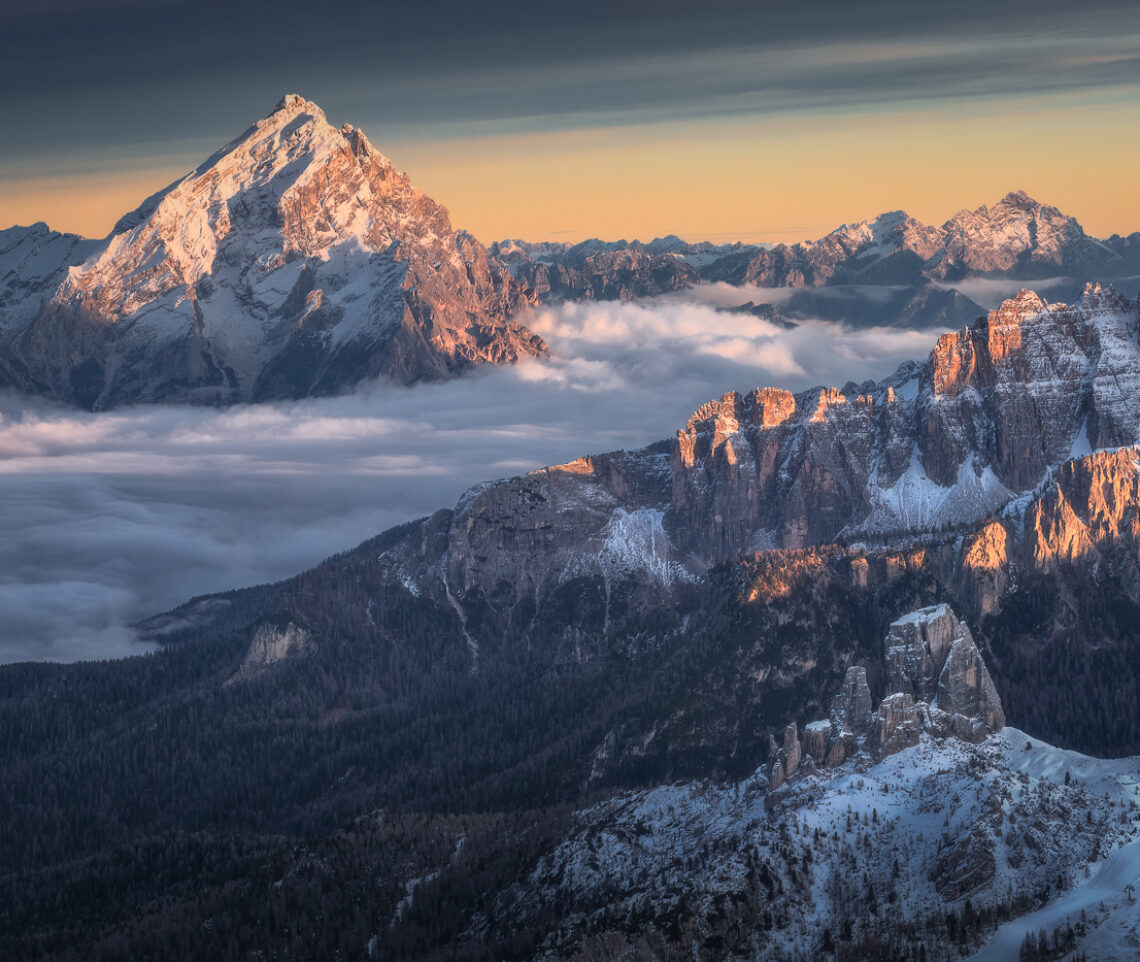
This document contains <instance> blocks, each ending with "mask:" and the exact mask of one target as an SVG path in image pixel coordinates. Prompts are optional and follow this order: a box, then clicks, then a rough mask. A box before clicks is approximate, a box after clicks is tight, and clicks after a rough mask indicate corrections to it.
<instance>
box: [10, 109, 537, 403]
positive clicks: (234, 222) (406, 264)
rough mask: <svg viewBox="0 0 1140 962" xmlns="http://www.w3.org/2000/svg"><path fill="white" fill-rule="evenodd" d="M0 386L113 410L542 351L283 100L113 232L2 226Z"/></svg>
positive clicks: (482, 260) (416, 220) (509, 288)
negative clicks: (93, 237) (97, 234)
mask: <svg viewBox="0 0 1140 962" xmlns="http://www.w3.org/2000/svg"><path fill="white" fill-rule="evenodd" d="M0 284H2V285H3V286H2V287H0V384H4V385H7V386H9V387H14V388H16V389H18V390H21V391H25V392H29V393H36V394H44V395H47V396H49V397H55V398H59V399H62V400H65V401H68V402H71V403H74V404H78V405H81V406H83V407H88V408H95V409H102V408H108V407H112V406H114V405H116V404H121V403H125V402H129V403H137V402H147V401H176V402H177V401H188V402H194V403H209V404H218V403H229V402H236V401H249V400H266V399H272V398H284V397H304V396H308V395H312V394H333V393H337V392H339V391H341V390H343V389H345V388H346V387H348V386H350V385H352V384H355V383H356V382H358V381H360V380H361V379H362V378H365V377H371V376H376V375H386V376H388V377H390V378H393V379H395V380H397V381H401V382H411V381H415V380H418V379H424V378H427V379H439V378H444V377H449V376H452V375H453V374H455V373H456V372H458V371H461V370H464V369H465V368H467V367H470V366H471V365H474V364H481V363H500V362H509V361H514V360H517V359H518V358H520V357H535V356H541V355H542V354H543V353H544V352H545V345H544V344H543V343H542V341H541V339H540V338H538V337H536V336H535V335H534V334H532V333H530V332H529V331H527V330H526V329H525V328H523V327H520V326H519V325H517V324H515V323H513V322H512V321H510V320H508V317H509V315H511V314H512V313H514V312H515V311H516V310H517V308H518V306H519V303H520V301H521V300H522V297H523V294H522V292H521V291H520V289H519V288H518V285H517V284H515V283H514V282H513V280H512V279H511V277H510V275H509V274H508V273H507V272H506V271H505V269H503V267H502V266H501V265H499V264H497V263H494V262H492V261H490V260H489V259H488V256H487V252H486V250H485V249H484V248H483V247H482V245H480V244H479V242H478V241H476V240H475V239H474V238H473V237H471V235H469V234H467V233H464V232H462V231H456V230H454V229H453V228H452V226H451V222H450V220H449V218H448V215H447V211H446V210H445V209H444V208H443V207H441V206H440V205H439V204H437V203H436V202H435V201H433V200H432V199H431V198H430V197H427V196H426V195H424V194H423V193H421V192H420V191H419V190H417V189H416V188H415V187H414V186H413V185H412V183H411V181H410V180H409V179H408V177H407V175H406V174H404V173H403V172H402V171H398V170H396V168H395V167H394V166H393V164H392V163H391V161H389V160H388V159H387V158H386V157H384V156H383V155H382V154H380V153H379V152H377V151H376V150H375V149H374V148H373V147H372V145H371V144H370V143H369V142H368V139H367V138H366V137H365V136H364V134H363V133H361V132H360V131H359V130H356V129H354V128H352V127H349V126H347V125H346V126H344V127H341V128H339V129H338V128H335V127H333V126H331V125H330V124H329V123H328V122H327V121H326V120H325V116H324V114H323V113H322V112H321V110H320V108H319V107H317V106H316V105H315V104H313V103H310V102H309V101H307V100H304V99H303V98H301V97H298V96H296V95H290V96H287V97H285V98H284V99H283V100H282V101H281V103H279V104H278V105H277V108H276V109H275V110H274V111H273V112H272V113H271V114H270V115H269V116H268V117H266V118H265V119H264V120H261V121H259V122H258V123H256V124H254V125H253V126H252V127H250V128H249V129H248V130H247V131H245V133H243V134H242V135H241V136H240V137H238V138H237V139H236V140H234V141H233V142H231V143H229V144H227V145H226V146H224V147H222V148H221V149H220V150H219V151H218V152H217V153H215V154H214V155H213V156H212V157H210V158H209V159H208V160H206V162H205V163H203V164H202V165H201V166H200V167H198V168H197V169H196V170H194V171H192V172H191V173H189V174H187V175H186V176H185V177H183V178H182V179H180V180H178V181H176V182H175V183H173V184H171V185H170V186H168V187H167V188H165V189H164V190H162V191H159V193H157V194H155V195H154V196H153V197H150V198H148V199H147V200H145V201H144V202H143V203H142V205H141V206H140V207H139V208H138V209H136V210H135V211H132V212H131V213H129V214H127V215H126V216H124V217H123V218H122V219H120V220H119V222H118V223H117V224H116V225H115V227H114V229H113V230H112V231H111V233H110V235H109V236H108V237H106V238H105V239H103V240H102V241H89V240H82V239H80V238H77V237H73V236H69V235H61V234H58V233H55V232H52V231H50V230H48V229H47V227H46V226H44V225H43V224H38V225H35V226H33V227H30V228H18V227H16V228H11V229H9V230H7V231H3V232H0Z"/></svg>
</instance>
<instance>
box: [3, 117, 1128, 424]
mask: <svg viewBox="0 0 1140 962" xmlns="http://www.w3.org/2000/svg"><path fill="white" fill-rule="evenodd" d="M968 278H990V279H1002V278H1005V279H1008V278H1014V279H1038V280H1040V279H1046V278H1050V279H1051V278H1061V279H1062V281H1061V282H1060V283H1059V284H1058V286H1057V287H1056V288H1055V289H1052V290H1051V292H1052V293H1054V294H1055V295H1056V296H1059V297H1064V298H1071V297H1075V296H1077V295H1078V294H1079V291H1080V289H1081V287H1082V286H1083V284H1084V282H1085V281H1086V280H1095V281H1101V282H1108V281H1118V282H1119V283H1120V286H1121V287H1122V289H1125V290H1130V289H1131V287H1134V286H1136V285H1137V283H1138V278H1140V234H1132V235H1130V236H1129V237H1119V236H1115V235H1114V236H1113V237H1111V238H1109V239H1107V240H1097V239H1095V238H1091V237H1089V236H1088V235H1086V234H1085V233H1084V231H1083V229H1082V228H1081V226H1080V225H1079V224H1078V223H1077V222H1076V220H1074V219H1073V218H1071V217H1068V216H1065V215H1063V214H1062V213H1061V212H1060V211H1058V210H1057V209H1056V208H1054V207H1049V206H1046V205H1043V204H1039V203H1037V202H1036V201H1034V200H1032V199H1031V198H1029V197H1028V196H1026V195H1025V194H1023V193H1012V194H1009V195H1007V196H1006V197H1005V198H1003V199H1002V200H1001V201H1000V202H999V203H997V204H995V205H994V206H993V207H989V208H987V207H981V208H979V209H978V210H976V211H972V212H969V211H963V212H961V213H959V214H957V215H955V216H954V217H953V218H951V220H949V221H948V222H947V223H946V224H945V225H943V226H942V227H940V228H935V227H928V226H925V225H923V224H920V223H919V222H918V221H916V220H914V219H913V218H911V217H909V216H908V215H906V214H905V213H903V212H901V211H896V212H893V213H889V214H883V215H881V216H879V217H877V218H875V219H874V220H870V221H864V222H862V223H859V224H854V225H844V226H843V227H840V228H839V229H837V230H835V231H833V232H832V233H830V234H828V235H827V236H826V237H823V238H821V239H820V240H818V241H814V242H805V243H801V244H795V245H791V246H789V245H784V244H780V245H777V246H774V247H763V246H756V245H744V244H726V245H714V244H709V243H698V244H688V243H685V242H683V241H681V240H680V239H679V238H676V237H667V238H664V239H659V240H655V241H652V242H650V243H648V244H641V243H638V242H637V241H633V242H626V241H618V242H613V243H609V242H602V241H586V242H583V243H581V244H575V245H566V244H551V243H542V244H526V243H524V242H521V241H506V242H500V243H496V244H493V245H492V246H491V247H490V248H489V249H486V248H484V247H483V246H482V245H481V244H480V243H479V242H478V241H476V240H475V239H474V238H473V237H472V236H471V235H470V234H467V233H466V232H463V231H456V230H454V229H453V228H452V226H451V223H450V220H449V218H448V215H447V211H446V209H445V208H443V207H442V206H441V205H439V204H438V203H436V202H435V201H433V200H432V199H431V198H429V197H427V196H426V195H424V194H423V193H421V192H420V191H418V190H417V189H416V188H415V187H414V186H413V185H412V184H411V181H410V180H409V179H408V177H407V175H406V174H404V173H402V172H400V171H397V170H396V169H395V167H394V166H393V164H392V163H391V161H389V160H388V159H387V158H385V157H384V156H383V155H381V154H380V153H379V152H377V151H376V150H375V149H374V148H373V147H372V146H371V144H370V143H369V142H368V140H367V138H366V137H365V136H364V134H363V133H362V132H361V131H359V130H356V129H354V128H352V127H349V126H347V125H346V126H344V127H341V128H339V129H338V128H334V127H333V126H331V125H330V124H329V123H328V122H327V121H326V119H325V116H324V114H323V113H322V112H321V110H320V108H319V107H317V106H316V105H315V104H313V103H311V102H309V101H306V100H304V99H303V98H301V97H298V96H296V95H290V96H287V97H286V98H284V99H283V100H282V101H281V103H280V104H278V106H277V108H276V109H275V110H274V111H273V112H272V113H271V114H270V115H269V116H268V117H266V118H265V119H264V120H261V121H259V122H258V123H256V124H254V125H253V126H252V127H250V128H249V129H248V130H247V131H246V132H245V133H243V134H242V135H241V136H240V137H238V138H237V139H236V140H234V141H233V142H231V143H230V144H227V145H226V146H225V147H223V148H221V149H220V150H219V151H218V152H217V153H215V154H214V155H213V156H212V157H210V158H208V159H207V160H206V161H205V162H204V163H203V164H202V165H201V166H200V167H199V168H197V169H196V170H195V171H193V172H191V173H190V174H188V175H186V176H185V177H183V178H182V179H180V180H178V181H176V182H175V183H173V184H171V185H170V186H169V187H167V188H165V189H164V190H162V191H160V192H159V193H157V194H155V195H154V196H153V197H150V198H148V199H147V200H146V201H144V202H143V204H142V205H141V206H140V207H139V208H138V209H136V210H135V211H132V212H131V213H128V214H127V215H125V216H124V217H123V218H122V219H120V221H119V222H118V223H117V224H116V225H115V227H114V229H113V230H112V232H111V234H110V235H109V236H108V237H106V238H104V239H103V240H98V241H96V240H87V239H84V238H80V237H77V236H74V235H68V234H59V233H57V232H54V231H51V230H49V229H48V227H47V226H46V225H44V224H36V225H34V226H32V227H26V228H24V227H13V228H9V229H8V230H5V231H0V386H6V387H11V388H15V389H16V390H19V391H23V392H26V393H29V394H37V395H44V396H48V397H53V398H57V399H61V400H64V401H67V402H69V403H72V404H77V405H80V406H82V407H87V408H92V409H103V408H109V407H113V406H115V405H117V404H124V403H139V402H149V401H167V402H189V403H204V404H227V403H233V402H238V401H260V400H270V399H275V398H300V397H307V396H311V395H326V394H336V393H338V392H341V391H344V390H347V389H349V388H350V387H351V386H352V385H354V384H356V383H358V382H359V381H361V380H362V379H365V378H369V377H374V376H379V375H382V376H386V377H389V378H393V379H395V380H397V381H400V382H404V383H411V382H414V381H418V380H424V379H427V380H433V379H442V378H448V377H452V376H455V375H456V374H459V373H461V372H463V371H464V370H467V369H469V368H471V367H472V366H474V365H479V364H486V363H492V364H498V363H511V362H514V361H517V360H519V359H520V358H526V357H543V356H544V355H545V354H546V352H547V347H546V345H545V344H544V343H543V342H542V340H541V339H540V338H539V337H537V336H536V335H535V334H533V333H532V332H530V331H529V330H527V328H526V327H525V324H524V323H522V322H521V321H523V320H525V314H522V313H521V312H522V309H523V308H525V307H527V306H532V305H537V304H543V303H556V302H559V301H567V300H569V301H580V300H611V299H625V300H629V299H634V298H641V297H647V296H652V295H656V294H661V293H667V292H672V291H678V290H682V289H684V288H687V287H691V286H694V285H697V284H700V283H707V282H717V281H721V282H725V283H728V284H733V285H745V284H747V285H756V286H758V287H761V288H769V287H772V288H789V289H792V290H793V292H792V293H789V294H787V295H781V296H780V297H778V298H773V299H772V302H771V303H768V302H766V301H765V300H764V299H763V297H759V298H758V297H757V295H756V294H755V292H749V293H747V294H745V293H742V297H741V305H740V306H741V307H742V308H744V309H747V310H750V311H752V312H753V313H756V314H758V315H759V316H762V317H765V318H767V319H769V320H774V321H777V322H783V323H796V322H797V321H799V320H803V319H805V318H821V319H825V320H834V321H842V322H844V323H847V324H853V325H865V324H882V325H904V326H914V327H923V328H930V327H942V328H954V327H962V326H965V325H966V324H968V323H970V322H971V321H973V320H974V319H976V318H977V317H979V316H980V315H981V314H983V313H985V311H984V309H983V307H982V306H980V305H979V304H978V303H977V302H975V301H974V300H972V299H971V298H970V297H968V296H966V295H965V294H963V293H961V292H960V291H958V290H956V289H955V288H954V287H953V285H954V284H955V283H959V282H961V281H962V280H964V279H968ZM1066 279H1067V280H1066ZM869 292H871V293H870V294H869ZM749 301H755V303H749Z"/></svg>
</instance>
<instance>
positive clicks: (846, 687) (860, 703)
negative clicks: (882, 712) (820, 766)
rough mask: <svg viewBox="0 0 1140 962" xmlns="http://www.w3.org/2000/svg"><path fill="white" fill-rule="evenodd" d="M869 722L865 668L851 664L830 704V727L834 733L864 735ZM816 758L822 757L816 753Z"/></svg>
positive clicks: (869, 695)
mask: <svg viewBox="0 0 1140 962" xmlns="http://www.w3.org/2000/svg"><path fill="white" fill-rule="evenodd" d="M870 723H871V689H870V687H869V686H868V685H867V669H866V668H864V667H863V666H862V665H853V666H852V667H850V668H848V669H847V675H846V676H845V677H844V679H843V687H842V688H841V689H840V690H839V694H838V695H836V696H835V701H834V702H832V705H831V727H832V728H833V729H834V731H835V732H836V734H840V733H842V732H850V733H851V734H853V735H865V734H866V733H867V729H868V727H869V726H870ZM816 757H817V758H819V757H822V756H819V755H817V756H816Z"/></svg>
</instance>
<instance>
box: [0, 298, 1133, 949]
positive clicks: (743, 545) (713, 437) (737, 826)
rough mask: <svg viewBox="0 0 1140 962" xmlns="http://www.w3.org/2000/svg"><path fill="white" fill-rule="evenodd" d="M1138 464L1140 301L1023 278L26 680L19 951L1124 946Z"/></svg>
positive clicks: (1, 920) (17, 864)
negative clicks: (925, 352) (111, 655)
mask: <svg viewBox="0 0 1140 962" xmlns="http://www.w3.org/2000/svg"><path fill="white" fill-rule="evenodd" d="M1138 441H1140V305H1138V304H1137V303H1136V302H1134V301H1132V300H1130V299H1127V298H1125V297H1122V296H1121V295H1119V294H1118V293H1116V291H1115V290H1113V289H1110V288H1105V289H1102V288H1100V287H1098V286H1096V285H1089V286H1088V287H1087V288H1086V289H1085V290H1084V292H1083V293H1082V295H1081V296H1080V298H1079V299H1078V300H1077V301H1076V302H1074V303H1072V304H1058V303H1053V304H1050V303H1046V302H1045V301H1043V300H1042V299H1041V298H1040V297H1038V296H1037V295H1036V294H1033V293H1031V292H1029V291H1022V292H1021V293H1020V294H1018V295H1017V297H1015V298H1013V299H1011V300H1009V301H1007V302H1005V303H1004V304H1002V305H1001V307H1000V308H998V309H997V310H995V311H992V312H990V313H989V314H987V315H985V316H984V317H982V318H980V319H978V320H977V321H976V322H975V323H973V324H972V325H970V326H969V327H967V328H964V329H960V330H956V331H953V332H951V333H947V334H945V335H944V336H943V337H942V338H940V339H939V341H938V343H937V345H936V346H935V348H934V350H933V351H932V352H931V354H930V356H929V357H928V358H927V359H926V360H925V361H922V362H911V363H908V364H906V365H904V366H903V367H901V368H900V369H899V370H898V371H897V372H896V373H895V374H894V375H892V376H891V377H888V378H886V379H885V380H883V381H881V382H877V383H875V382H868V383H864V384H848V385H845V386H843V387H841V388H818V389H814V390H811V391H806V392H801V393H799V394H792V393H789V392H786V391H783V390H779V389H773V388H764V389H757V390H755V391H753V392H750V393H748V394H746V395H740V394H737V393H735V392H733V393H729V394H726V395H724V396H723V397H721V398H719V399H717V400H714V401H711V402H710V403H708V404H706V405H703V406H702V407H700V408H699V409H698V410H697V411H696V412H695V413H694V414H693V416H692V417H691V418H690V419H689V420H688V422H687V423H686V424H685V425H683V426H681V427H680V429H679V430H678V431H677V433H676V435H675V436H674V437H672V438H670V439H665V440H662V441H661V442H659V443H656V444H653V445H650V446H649V447H647V448H645V449H643V450H640V451H631V452H614V453H610V454H601V455H591V456H586V457H583V458H580V459H578V460H576V461H573V462H570V463H568V464H563V465H559V466H553V467H549V468H545V469H542V470H539V471H535V472H532V473H530V474H527V475H524V476H521V477H517V478H513V479H508V480H504V481H497V482H491V483H487V484H483V485H478V486H476V487H475V488H472V489H471V490H470V491H468V492H467V493H466V494H465V495H464V497H463V498H462V499H461V500H460V502H459V503H458V504H457V505H455V506H454V507H453V508H451V509H445V510H441V511H438V512H436V513H435V514H434V515H432V516H430V517H428V518H424V519H421V520H419V521H415V522H412V523H409V524H406V525H403V526H401V527H399V528H395V529H392V530H390V531H388V532H385V533H383V534H381V535H379V536H377V537H376V538H373V539H372V540H370V541H367V542H365V543H364V544H362V545H360V546H359V547H357V548H355V549H353V550H351V551H348V552H345V553H344V554H341V555H338V556H336V557H334V558H330V559H329V560H328V561H326V562H325V563H323V564H321V565H319V566H317V567H316V568H314V569H312V570H310V571H307V572H304V573H302V574H300V575H298V576H297V577H295V578H292V579H289V580H287V581H285V582H281V583H278V584H274V585H265V586H260V587H257V588H250V589H245V590H242V591H235V592H230V593H227V594H223V595H214V596H209V597H203V598H197V599H194V600H192V601H190V602H188V603H187V604H186V605H184V606H182V607H181V608H179V609H177V610H175V611H172V612H168V613H166V614H164V615H161V616H158V617H156V618H153V619H151V620H150V621H149V622H147V623H146V624H145V625H143V626H141V630H142V631H144V632H145V633H146V634H147V635H148V636H149V637H150V638H151V639H152V640H154V641H156V642H157V643H159V644H160V646H161V650H160V651H159V652H157V653H156V654H153V655H150V656H146V657H141V658H134V659H128V660H126V661H122V662H111V663H103V664H89V665H70V666H61V665H42V664H41V665H18V666H7V667H5V668H3V669H0V737H2V742H3V744H4V745H5V751H6V759H5V770H6V772H7V773H8V776H9V778H8V783H9V791H8V792H6V793H5V794H4V795H3V796H2V797H0V821H2V822H3V824H6V825H8V826H9V827H10V831H9V832H8V833H7V835H6V838H5V840H4V842H3V847H2V848H0V864H3V865H4V866H5V867H6V868H7V869H8V870H9V873H10V874H8V875H7V876H5V877H3V878H0V887H3V891H4V892H5V893H6V898H5V899H4V900H3V902H4V904H6V905H7V908H6V909H4V910H3V911H0V950H3V952H4V953H5V955H6V957H11V958H24V957H26V958H60V959H67V958H100V957H114V955H115V953H116V952H117V951H120V950H121V949H122V947H123V946H128V947H129V950H130V952H131V954H132V955H133V956H134V957H138V958H144V957H154V958H161V957H167V958H168V957H172V956H180V955H183V956H186V957H203V956H204V955H205V954H210V955H211V956H215V957H221V958H250V957H255V956H261V957H265V956H269V955H274V954H276V955H285V954H289V955H293V956H302V957H333V956H334V955H336V954H338V953H339V954H340V956H341V957H344V958H367V957H372V956H375V955H376V954H377V953H379V954H381V955H383V956H384V957H386V958H417V959H430V958H439V959H443V958H464V959H466V958H470V959H484V958H486V959H491V958H494V959H537V958H546V959H576V960H585V959H595V958H623V959H624V958H630V959H633V958H654V959H664V958H669V957H674V956H677V955H679V954H681V955H684V956H685V957H694V958H700V959H709V960H713V959H727V958H731V959H745V958H749V959H805V960H807V959H828V960H836V962H837V960H840V959H844V960H847V959H869V960H880V959H881V960H888V959H890V960H919V959H926V960H938V959H946V960H949V959H957V958H962V957H965V956H967V955H969V954H970V953H972V952H974V951H975V950H979V949H980V950H981V951H983V952H985V951H990V950H988V949H986V948H985V945H986V943H987V940H990V939H993V940H994V941H993V942H992V945H993V946H998V947H999V948H998V949H993V951H1000V947H1001V946H1006V947H1007V948H1008V946H1009V945H1010V944H1012V945H1013V947H1014V948H1013V951H1014V952H1015V953H1025V955H1024V957H1026V958H1040V959H1044V958H1060V957H1064V956H1065V954H1066V953H1068V955H1069V956H1071V955H1072V954H1073V953H1076V952H1080V951H1089V952H1094V953H1095V955H1094V957H1096V958H1103V959H1111V958H1127V957H1128V956H1127V952H1128V951H1130V950H1129V948H1128V946H1129V942H1128V939H1129V938H1130V936H1129V934H1128V933H1129V931H1130V929H1129V926H1131V925H1134V921H1135V920H1134V913H1133V914H1130V913H1132V909H1131V908H1130V906H1131V905H1132V903H1129V902H1128V901H1127V898H1126V896H1125V894H1124V892H1123V885H1124V884H1125V883H1129V884H1135V883H1136V882H1140V878H1137V877H1136V876H1138V875H1140V855H1137V849H1136V845H1137V844H1140V843H1138V842H1137V830H1138V829H1140V820H1138V818H1137V814H1136V812H1137V809H1136V805H1137V801H1138V796H1137V787H1136V786H1137V776H1138V775H1140V762H1138V761H1137V759H1135V758H1132V759H1122V760H1119V761H1105V760H1104V757H1105V756H1122V755H1129V754H1135V753H1140V447H1138V446H1137V443H1138ZM1006 726H1016V728H1011V727H1006ZM1052 746H1058V747H1052ZM1078 751H1079V752H1084V753H1086V754H1085V755H1080V754H1077V752H1078ZM1089 756H1101V757H1100V758H1097V757H1089ZM1082 913H1083V914H1082ZM330 920H335V923H333V922H330ZM1026 920H1029V921H1026ZM1033 920H1047V922H1046V921H1041V922H1040V924H1039V925H1038V924H1037V923H1036V922H1034V921H1033ZM1019 926H1021V928H1019ZM1030 935H1032V939H1031V940H1030V939H1029V936H1030ZM100 953H101V954H100ZM1122 953H1123V954H1122ZM120 954H121V953H120ZM991 957H995V958H997V957H1001V956H1000V955H997V956H991ZM1006 957H1008V956H1006Z"/></svg>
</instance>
